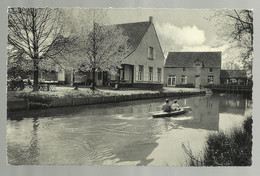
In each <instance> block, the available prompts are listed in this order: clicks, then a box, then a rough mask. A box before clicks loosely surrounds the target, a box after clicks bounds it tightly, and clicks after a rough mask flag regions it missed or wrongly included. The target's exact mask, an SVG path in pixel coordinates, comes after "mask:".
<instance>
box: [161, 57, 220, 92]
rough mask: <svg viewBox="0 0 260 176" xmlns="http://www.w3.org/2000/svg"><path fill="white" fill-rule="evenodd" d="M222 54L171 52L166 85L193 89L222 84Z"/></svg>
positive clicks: (167, 59) (166, 71)
mask: <svg viewBox="0 0 260 176" xmlns="http://www.w3.org/2000/svg"><path fill="white" fill-rule="evenodd" d="M220 70H221V52H169V53H168V56H167V58H166V61H165V65H164V85H165V86H173V87H178V86H183V87H185V86H186V85H189V86H191V87H197V88H198V87H200V86H201V85H202V86H207V85H210V84H214V85H219V84H220Z"/></svg>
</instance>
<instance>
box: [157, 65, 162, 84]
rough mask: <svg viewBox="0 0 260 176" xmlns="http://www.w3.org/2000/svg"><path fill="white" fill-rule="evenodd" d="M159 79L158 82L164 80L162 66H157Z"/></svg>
mask: <svg viewBox="0 0 260 176" xmlns="http://www.w3.org/2000/svg"><path fill="white" fill-rule="evenodd" d="M159 70H160V71H159ZM157 81H158V82H161V81H162V69H161V68H157Z"/></svg>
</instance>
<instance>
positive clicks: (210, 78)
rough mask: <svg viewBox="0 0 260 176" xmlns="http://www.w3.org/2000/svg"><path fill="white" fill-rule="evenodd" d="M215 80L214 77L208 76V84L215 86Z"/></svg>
mask: <svg viewBox="0 0 260 176" xmlns="http://www.w3.org/2000/svg"><path fill="white" fill-rule="evenodd" d="M213 80H214V76H213V75H209V76H208V83H209V84H213V83H214V81H213Z"/></svg>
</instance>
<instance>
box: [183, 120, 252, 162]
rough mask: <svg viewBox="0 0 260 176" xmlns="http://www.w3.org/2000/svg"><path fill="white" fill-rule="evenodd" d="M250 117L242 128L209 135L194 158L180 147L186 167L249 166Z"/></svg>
mask: <svg viewBox="0 0 260 176" xmlns="http://www.w3.org/2000/svg"><path fill="white" fill-rule="evenodd" d="M252 123H253V120H252V117H248V118H247V119H246V120H245V121H244V122H243V125H242V128H233V129H231V130H230V131H226V132H218V133H214V134H210V135H209V136H208V138H207V142H206V146H205V148H204V150H203V151H202V154H200V155H197V156H194V155H193V153H192V150H191V149H190V148H188V147H186V146H184V145H183V146H182V147H183V149H184V151H185V153H186V154H187V156H188V159H187V163H186V164H187V165H188V166H251V165H252V138H253V136H252Z"/></svg>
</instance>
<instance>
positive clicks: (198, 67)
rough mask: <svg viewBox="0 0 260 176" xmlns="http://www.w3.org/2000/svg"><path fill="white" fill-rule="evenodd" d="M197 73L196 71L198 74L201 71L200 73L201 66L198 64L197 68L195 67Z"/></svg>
mask: <svg viewBox="0 0 260 176" xmlns="http://www.w3.org/2000/svg"><path fill="white" fill-rule="evenodd" d="M195 71H196V72H199V71H200V64H196V66H195Z"/></svg>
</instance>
